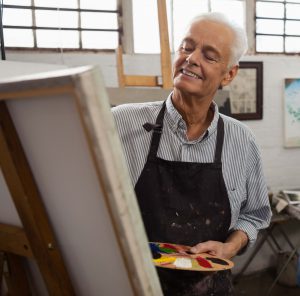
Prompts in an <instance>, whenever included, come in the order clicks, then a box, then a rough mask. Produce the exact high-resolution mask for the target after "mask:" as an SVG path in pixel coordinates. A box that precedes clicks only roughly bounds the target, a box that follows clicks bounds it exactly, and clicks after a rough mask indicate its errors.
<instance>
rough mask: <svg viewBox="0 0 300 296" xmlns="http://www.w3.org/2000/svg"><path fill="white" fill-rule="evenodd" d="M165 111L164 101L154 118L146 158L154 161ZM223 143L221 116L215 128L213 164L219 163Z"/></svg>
mask: <svg viewBox="0 0 300 296" xmlns="http://www.w3.org/2000/svg"><path fill="white" fill-rule="evenodd" d="M165 110H166V101H164V103H163V105H162V108H161V110H160V111H159V114H158V116H157V118H156V122H155V128H153V134H152V139H151V145H150V151H149V154H148V158H150V159H155V158H156V156H157V151H158V146H159V141H160V137H161V134H162V130H163V121H164V114H165ZM223 142H224V121H223V119H222V117H221V116H219V119H218V126H217V140H216V148H215V158H214V163H221V157H222V149H223Z"/></svg>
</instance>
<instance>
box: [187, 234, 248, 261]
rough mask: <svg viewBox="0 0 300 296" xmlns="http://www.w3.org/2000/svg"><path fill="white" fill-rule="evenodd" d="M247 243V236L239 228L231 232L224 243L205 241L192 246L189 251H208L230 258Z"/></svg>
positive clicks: (195, 252) (196, 252)
mask: <svg viewBox="0 0 300 296" xmlns="http://www.w3.org/2000/svg"><path fill="white" fill-rule="evenodd" d="M247 243H248V236H247V234H246V233H245V232H243V231H241V230H236V231H234V232H232V233H231V235H230V236H229V237H228V238H227V240H226V242H225V243H221V242H218V241H207V242H203V243H199V244H197V245H195V246H193V247H192V248H191V249H190V251H191V252H192V253H194V254H198V253H209V254H211V255H214V256H217V257H220V258H224V259H230V258H232V257H234V256H235V255H236V254H237V253H238V252H239V251H240V250H241V249H242V248H243V247H244V246H246V245H247Z"/></svg>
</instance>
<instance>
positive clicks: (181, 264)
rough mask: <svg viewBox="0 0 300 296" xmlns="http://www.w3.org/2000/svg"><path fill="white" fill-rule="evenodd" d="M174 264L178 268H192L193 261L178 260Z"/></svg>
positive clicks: (187, 259)
mask: <svg viewBox="0 0 300 296" xmlns="http://www.w3.org/2000/svg"><path fill="white" fill-rule="evenodd" d="M173 264H174V265H175V266H176V267H178V268H192V260H191V259H189V258H176V260H175V261H174V263H173Z"/></svg>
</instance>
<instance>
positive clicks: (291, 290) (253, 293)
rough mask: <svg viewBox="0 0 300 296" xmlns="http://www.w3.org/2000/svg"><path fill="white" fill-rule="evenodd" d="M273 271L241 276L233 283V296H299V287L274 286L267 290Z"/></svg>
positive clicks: (274, 275) (272, 277)
mask: <svg viewBox="0 0 300 296" xmlns="http://www.w3.org/2000/svg"><path fill="white" fill-rule="evenodd" d="M275 277H276V274H275V271H273V270H267V271H264V272H259V273H256V274H252V275H248V276H243V277H241V278H240V279H239V280H238V282H237V283H235V296H300V287H286V286H283V285H280V284H276V285H275V286H274V288H273V289H272V291H270V292H269V294H268V290H269V288H270V286H271V284H272V282H273V280H274V279H275Z"/></svg>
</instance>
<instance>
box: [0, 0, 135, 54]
mask: <svg viewBox="0 0 300 296" xmlns="http://www.w3.org/2000/svg"><path fill="white" fill-rule="evenodd" d="M130 1H131V0H130ZM121 2H122V1H121V0H117V9H115V10H105V9H85V8H79V7H78V8H67V7H62V8H56V7H46V6H45V7H44V6H36V5H28V6H27V5H10V4H3V6H2V7H3V9H5V8H13V9H28V10H30V11H31V14H32V26H12V25H5V24H3V28H4V29H31V30H33V47H21V46H17V47H12V46H5V48H6V49H7V50H14V51H41V52H44V51H46V52H57V51H64V52H114V51H115V49H109V48H107V49H106V48H82V34H81V33H82V32H83V31H90V32H92V31H93V32H117V33H118V44H120V42H121V40H122V39H124V37H123V24H122V5H121ZM32 3H33V1H32ZM78 6H79V5H78ZM36 10H47V11H72V12H78V27H74V28H68V27H40V26H36V21H35V11H36ZM81 12H96V13H109V14H110V13H112V14H116V15H117V24H118V25H117V26H118V27H117V28H116V29H101V28H97V29H96V28H82V27H81ZM4 13H5V11H4ZM36 30H64V31H76V32H78V33H79V47H78V48H65V47H60V48H54V47H53V48H52V47H38V46H37V37H36ZM4 43H5V40H4Z"/></svg>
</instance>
